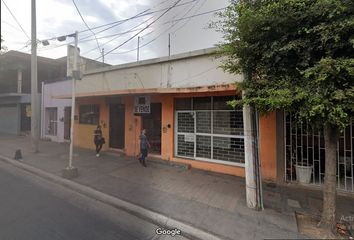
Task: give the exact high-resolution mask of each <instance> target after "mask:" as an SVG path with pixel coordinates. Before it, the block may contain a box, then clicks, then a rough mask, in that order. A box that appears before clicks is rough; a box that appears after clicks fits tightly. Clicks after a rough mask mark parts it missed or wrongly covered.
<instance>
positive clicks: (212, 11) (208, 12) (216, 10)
mask: <svg viewBox="0 0 354 240" xmlns="http://www.w3.org/2000/svg"><path fill="white" fill-rule="evenodd" d="M224 9H226V7H224V8H219V9H215V10H211V11H207V12H203V13H199V14H195V15H191V16H189V17H183V18H180V19H176V20H173V21H168V22H165V23H163V24H167V23H171V22H179V21H182V20H185V19H191V18H194V17H198V16H202V15H205V14H210V13H214V12H218V11H221V10H224ZM175 24H176V23H175ZM173 26H174V25H173ZM173 26H172V27H173ZM170 29H171V27H170V28H168V29H167V30H170ZM166 32H167V31H166V30H165V31H164V32H162V33H160V34H159V35H158V36H156V37H155V38H154V39H152V40H151V41H149V42H147V43H145V44H143V45H141V46H140V48H143V47H145V46H147V45H149V44H151V43H152V42H154V41H156V40H157V39H158V38H159V37H161V36H162V35H163V34H164V33H166ZM137 49H138V48H134V49H131V50H128V51H124V52H116V53H114V52H112V54H126V53H130V52H133V51H136V50H137Z"/></svg>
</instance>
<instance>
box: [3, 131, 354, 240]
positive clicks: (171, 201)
mask: <svg viewBox="0 0 354 240" xmlns="http://www.w3.org/2000/svg"><path fill="white" fill-rule="evenodd" d="M16 149H21V150H22V154H23V163H24V164H29V165H31V166H34V167H36V168H39V169H41V170H44V171H46V172H48V173H52V174H55V175H58V176H61V170H62V169H63V168H65V167H66V166H67V162H68V160H67V159H68V145H67V144H58V143H52V142H46V141H42V142H40V150H41V152H40V153H38V154H33V153H31V151H30V141H29V138H28V137H18V136H11V135H0V155H3V156H7V157H10V158H13V156H14V152H15V150H16ZM73 165H74V166H75V167H77V168H78V169H79V174H80V176H79V177H78V178H76V179H74V181H75V182H77V183H80V184H83V185H86V186H88V187H91V188H93V189H96V190H98V191H100V192H103V193H106V194H109V195H111V196H114V197H117V198H119V199H122V200H125V201H128V202H131V203H133V204H136V205H139V206H141V207H144V208H146V209H148V210H152V211H155V212H158V213H161V214H163V215H166V216H169V217H171V218H174V219H176V220H179V221H181V222H184V223H187V224H190V225H192V226H194V227H197V228H200V229H203V230H205V231H208V232H211V233H214V234H216V235H219V236H222V237H224V238H225V239H265V238H299V237H301V236H300V235H299V234H298V233H297V226H296V220H295V217H294V210H296V211H307V212H311V213H316V211H318V209H320V207H321V205H319V204H320V201H321V200H320V196H321V195H320V192H314V191H308V190H303V189H301V190H296V191H295V190H293V189H289V188H284V187H283V188H279V187H278V188H272V187H268V186H265V189H264V198H265V206H266V209H265V210H264V211H262V212H257V211H253V210H250V209H248V208H247V207H246V202H245V186H244V179H243V178H238V177H233V176H228V175H222V174H216V173H210V172H206V171H200V170H196V169H191V170H185V169H183V168H180V167H172V166H168V165H164V164H161V163H158V162H154V161H149V162H148V167H147V168H144V167H142V166H141V165H140V164H139V162H138V161H137V160H136V159H133V158H127V157H118V156H115V155H114V154H110V153H102V156H101V157H100V158H96V156H95V155H94V153H93V152H92V151H89V150H85V149H77V148H76V149H75V156H74V163H73ZM339 201H340V203H341V204H338V206H339V207H340V211H339V212H341V211H342V212H343V214H346V215H348V214H350V213H351V214H354V206H353V204H351V202H350V201H353V199H347V198H340V199H339ZM349 207H351V208H350V209H349ZM302 237H303V236H302Z"/></svg>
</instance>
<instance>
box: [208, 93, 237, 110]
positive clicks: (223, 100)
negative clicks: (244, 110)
mask: <svg viewBox="0 0 354 240" xmlns="http://www.w3.org/2000/svg"><path fill="white" fill-rule="evenodd" d="M234 99H240V97H238V96H217V97H214V98H213V109H214V110H233V109H234V108H233V107H231V106H230V105H229V104H228V102H229V101H232V100H234Z"/></svg>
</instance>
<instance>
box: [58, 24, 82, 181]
mask: <svg viewBox="0 0 354 240" xmlns="http://www.w3.org/2000/svg"><path fill="white" fill-rule="evenodd" d="M70 36H73V35H70ZM74 37H75V49H74V66H73V72H72V90H71V126H70V149H69V165H68V166H67V167H66V168H65V169H63V172H62V174H63V177H64V178H69V179H71V178H75V177H77V176H79V171H78V169H77V168H75V167H73V150H74V126H75V91H76V79H77V78H79V70H78V48H77V45H78V41H79V40H78V32H77V31H76V32H75V34H74ZM68 57H69V56H68Z"/></svg>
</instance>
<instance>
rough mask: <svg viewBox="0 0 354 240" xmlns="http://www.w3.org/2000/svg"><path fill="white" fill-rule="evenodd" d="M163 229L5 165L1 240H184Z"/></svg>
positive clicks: (0, 189) (0, 176)
mask: <svg viewBox="0 0 354 240" xmlns="http://www.w3.org/2000/svg"><path fill="white" fill-rule="evenodd" d="M158 227H159V226H156V225H154V224H152V223H150V222H147V221H145V220H142V219H140V218H137V217H135V216H133V215H130V214H128V213H126V212H124V211H121V210H117V209H115V208H113V207H110V206H107V205H105V204H102V203H100V202H97V201H95V200H93V199H90V198H88V197H86V196H83V195H80V194H78V193H75V192H73V191H71V190H68V189H66V188H64V187H62V186H59V185H56V184H53V183H51V182H48V181H46V180H43V179H41V178H39V177H36V176H34V175H32V174H30V173H27V172H25V171H23V170H20V169H16V168H14V167H13V166H10V165H8V164H6V163H3V162H0V239H1V240H32V239H33V240H47V239H48V240H57V239H61V240H64V239H65V240H71V239H73V240H81V239H82V240H91V239H92V240H101V239H102V240H103V239H104V240H106V239H107V240H111V239H112V240H113V239H114V240H117V239H119V240H120V239H122V240H132V239H134V240H135V239H142V240H145V239H146V240H148V239H151V240H156V239H159V240H162V239H163V240H167V239H173V240H182V239H184V240H185V238H183V237H181V236H175V237H171V236H159V235H156V233H155V231H156V229H157V228H158Z"/></svg>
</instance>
